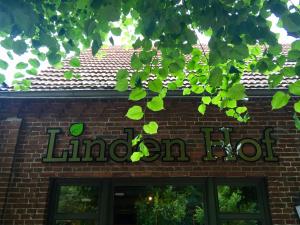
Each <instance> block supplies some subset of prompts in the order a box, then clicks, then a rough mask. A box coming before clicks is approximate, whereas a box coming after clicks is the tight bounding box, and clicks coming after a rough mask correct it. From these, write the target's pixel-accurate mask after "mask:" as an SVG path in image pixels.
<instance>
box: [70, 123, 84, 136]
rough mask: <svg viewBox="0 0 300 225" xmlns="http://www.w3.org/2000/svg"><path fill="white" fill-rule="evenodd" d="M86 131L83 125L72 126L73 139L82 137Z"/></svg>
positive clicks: (75, 124)
mask: <svg viewBox="0 0 300 225" xmlns="http://www.w3.org/2000/svg"><path fill="white" fill-rule="evenodd" d="M83 131H84V125H83V123H74V124H72V125H71V126H70V128H69V132H70V134H71V135H72V136H73V137H78V136H80V135H81V134H82V133H83Z"/></svg>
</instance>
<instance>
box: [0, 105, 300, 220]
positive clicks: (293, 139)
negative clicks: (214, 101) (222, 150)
mask: <svg viewBox="0 0 300 225" xmlns="http://www.w3.org/2000/svg"><path fill="white" fill-rule="evenodd" d="M248 107H249V111H250V115H251V117H252V119H251V121H250V122H249V123H247V124H242V123H238V122H236V121H235V120H234V119H231V118H228V117H226V116H224V113H223V112H220V111H219V110H217V109H214V108H209V109H208V111H207V115H206V116H205V117H202V116H200V115H199V113H198V112H197V101H196V100H183V99H182V100H168V102H167V105H166V109H167V110H164V111H163V112H159V113H150V112H147V113H146V121H149V120H151V119H155V120H157V121H158V122H159V125H160V128H159V134H158V135H156V136H155V139H157V140H160V139H162V138H181V139H184V140H185V141H186V143H187V151H188V153H189V155H190V156H191V161H190V162H185V163H174V162H173V163H166V162H164V163H162V162H160V161H157V162H155V163H144V162H139V163H137V164H132V163H113V162H107V163H99V162H98V163H62V164H61V163H48V164H47V163H42V161H41V158H42V156H43V155H44V154H45V152H46V148H47V139H48V136H47V134H46V128H48V127H61V128H63V130H64V131H65V134H64V135H62V136H60V137H59V139H58V146H57V149H60V150H65V149H68V148H69V144H68V143H69V140H70V138H69V137H68V132H67V130H68V127H69V125H70V124H71V123H74V122H79V121H83V122H85V124H86V131H85V135H84V137H85V138H95V137H96V136H101V137H102V138H103V139H104V140H106V141H107V142H108V143H110V142H111V141H112V140H114V139H117V138H125V135H124V133H123V128H125V127H132V128H135V130H136V131H137V132H138V130H139V129H140V128H141V124H142V123H141V122H134V121H130V120H127V119H126V118H124V115H125V114H126V111H127V109H128V102H127V101H126V100H124V101H121V100H73V101H71V100H69V101H67V100H56V101H55V100H44V101H39V100H31V101H29V100H26V101H19V100H18V101H17V100H15V101H2V102H0V119H1V118H7V117H15V116H18V117H19V118H22V119H23V124H22V127H21V130H20V136H19V139H18V145H17V149H16V160H15V164H14V168H13V178H14V179H13V182H12V185H11V187H10V188H9V192H8V204H7V205H6V210H5V215H4V223H3V224H5V225H10V224H22V225H23V224H28V225H29V224H30V225H42V224H45V221H46V218H47V209H46V207H47V199H48V185H49V177H98V178H100V177H185V176H191V177H266V178H267V182H268V193H269V198H270V202H269V205H270V211H271V216H272V221H273V224H274V225H282V224H286V225H288V224H289V225H292V224H293V225H295V224H298V221H297V219H296V215H295V211H294V205H293V204H294V198H295V197H296V195H299V193H300V149H299V144H300V136H299V131H296V130H295V128H294V123H293V120H292V118H291V115H292V113H291V110H292V107H288V108H285V109H282V110H279V111H271V110H270V100H263V99H256V100H255V101H253V102H251V101H250V102H249V103H248ZM229 126H230V127H233V128H234V130H233V132H232V142H233V143H234V144H235V143H236V142H237V140H239V139H241V138H245V137H249V138H254V139H261V138H262V134H263V130H264V129H265V128H266V127H274V129H275V132H274V134H273V137H274V138H276V139H277V144H276V145H275V147H274V151H275V154H276V155H277V156H278V157H279V162H264V161H263V160H259V161H257V162H254V163H249V162H244V161H241V160H239V161H238V162H223V161H222V160H219V161H217V162H203V161H202V160H201V157H202V156H203V153H204V140H203V135H202V133H201V132H200V128H201V127H216V128H218V127H229ZM1 129H3V128H2V127H1ZM4 129H6V128H4ZM14 134H15V133H14ZM1 137H2V136H1ZM0 141H1V142H4V143H5V142H6V139H5V138H1V139H0ZM0 146H1V147H2V146H3V143H0ZM5 149H6V148H5ZM1 151H2V149H1ZM5 151H7V150H5ZM1 167H2V166H1ZM0 171H3V169H2V168H1V170H0ZM4 185H5V184H4Z"/></svg>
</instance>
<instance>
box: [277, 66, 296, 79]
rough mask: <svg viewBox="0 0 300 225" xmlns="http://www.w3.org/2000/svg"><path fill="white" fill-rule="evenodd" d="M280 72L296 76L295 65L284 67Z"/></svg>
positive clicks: (284, 74)
mask: <svg viewBox="0 0 300 225" xmlns="http://www.w3.org/2000/svg"><path fill="white" fill-rule="evenodd" d="M280 74H281V75H283V76H285V77H292V76H295V75H296V74H295V68H293V67H283V68H282V70H281V71H280Z"/></svg>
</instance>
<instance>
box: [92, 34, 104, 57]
mask: <svg viewBox="0 0 300 225" xmlns="http://www.w3.org/2000/svg"><path fill="white" fill-rule="evenodd" d="M101 46H102V40H101V38H100V37H99V35H97V36H95V38H94V39H93V42H92V54H93V56H95V55H96V54H97V53H98V51H99V49H100V48H101Z"/></svg>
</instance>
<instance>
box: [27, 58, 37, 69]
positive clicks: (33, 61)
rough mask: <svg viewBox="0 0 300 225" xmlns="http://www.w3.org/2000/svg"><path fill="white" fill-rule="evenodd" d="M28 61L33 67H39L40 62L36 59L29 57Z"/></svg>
mask: <svg viewBox="0 0 300 225" xmlns="http://www.w3.org/2000/svg"><path fill="white" fill-rule="evenodd" d="M28 62H29V64H30V65H32V66H33V67H34V68H39V67H40V62H39V61H38V60H37V59H29V60H28Z"/></svg>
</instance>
